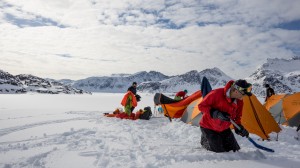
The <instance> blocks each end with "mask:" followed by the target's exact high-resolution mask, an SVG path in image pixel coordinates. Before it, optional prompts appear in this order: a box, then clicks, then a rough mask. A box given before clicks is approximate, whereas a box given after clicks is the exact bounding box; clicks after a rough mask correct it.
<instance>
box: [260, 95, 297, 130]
mask: <svg viewBox="0 0 300 168" xmlns="http://www.w3.org/2000/svg"><path fill="white" fill-rule="evenodd" d="M265 107H266V108H267V109H268V110H269V111H270V113H271V114H272V116H273V117H274V119H275V120H276V121H277V122H278V123H280V124H284V125H288V126H292V127H293V126H296V127H297V126H299V124H300V92H297V93H294V94H283V95H273V96H271V97H270V98H269V99H268V100H267V102H266V103H265Z"/></svg>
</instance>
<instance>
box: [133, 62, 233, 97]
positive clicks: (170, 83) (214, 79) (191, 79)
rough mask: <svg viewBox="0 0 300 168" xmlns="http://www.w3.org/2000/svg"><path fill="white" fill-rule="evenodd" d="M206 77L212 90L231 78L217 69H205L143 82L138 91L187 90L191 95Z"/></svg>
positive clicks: (169, 91)
mask: <svg viewBox="0 0 300 168" xmlns="http://www.w3.org/2000/svg"><path fill="white" fill-rule="evenodd" d="M203 76H206V77H207V78H208V80H209V81H210V83H211V85H212V87H213V88H218V87H222V86H224V85H225V84H226V82H228V81H229V80H231V79H232V78H231V77H229V76H227V75H226V74H225V73H224V72H222V71H221V70H220V69H218V68H212V69H205V70H203V71H200V72H198V71H196V70H193V71H190V72H187V73H185V74H182V75H177V76H172V77H169V78H168V79H165V80H162V81H157V82H144V83H141V84H140V85H139V86H138V90H140V91H143V92H145V91H146V92H168V93H172V92H177V91H179V90H184V89H187V90H188V92H189V93H193V92H195V91H197V90H199V89H200V86H201V79H202V78H203Z"/></svg>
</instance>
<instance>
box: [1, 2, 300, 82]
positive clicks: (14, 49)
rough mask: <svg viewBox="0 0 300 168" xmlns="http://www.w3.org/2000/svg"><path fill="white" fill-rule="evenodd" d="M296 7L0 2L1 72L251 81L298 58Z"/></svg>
mask: <svg viewBox="0 0 300 168" xmlns="http://www.w3.org/2000/svg"><path fill="white" fill-rule="evenodd" d="M299 9H300V1H299V0H272V1H269V0H251V1H246V0H243V1H241V0H181V1H179V0H155V1H145V0H122V1H112V0H73V1H69V0H51V1H49V2H48V1H42V0H27V1H21V2H20V1H18V0H0V30H1V31H0V65H1V68H0V69H2V70H4V71H8V72H10V73H12V74H20V73H30V74H33V75H36V76H40V77H49V78H54V79H62V78H70V79H82V78H86V77H90V76H102V75H110V74H116V73H135V72H138V71H150V70H155V71H160V72H162V73H164V74H166V75H176V74H182V73H185V72H188V71H190V70H198V71H201V70H204V69H206V68H213V67H218V68H219V69H221V70H222V71H224V72H225V73H226V74H227V75H229V76H231V77H233V78H245V77H248V76H249V75H251V74H252V73H253V72H254V71H255V70H256V69H257V68H258V67H259V66H260V65H262V64H263V63H264V62H266V60H267V58H285V59H289V58H291V57H294V56H300V47H299V46H300V10H299Z"/></svg>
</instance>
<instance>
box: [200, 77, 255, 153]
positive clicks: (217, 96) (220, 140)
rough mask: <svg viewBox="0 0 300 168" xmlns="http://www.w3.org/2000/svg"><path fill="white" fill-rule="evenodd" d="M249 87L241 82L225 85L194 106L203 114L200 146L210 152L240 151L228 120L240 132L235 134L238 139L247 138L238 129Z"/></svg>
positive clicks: (250, 86) (249, 85)
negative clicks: (236, 125)
mask: <svg viewBox="0 0 300 168" xmlns="http://www.w3.org/2000/svg"><path fill="white" fill-rule="evenodd" d="M251 89H252V85H251V84H250V83H247V81H245V80H241V79H240V80H237V81H235V82H234V81H229V82H228V83H227V84H226V85H225V87H224V88H219V89H215V90H212V91H211V92H210V93H209V94H208V95H206V96H205V97H204V99H203V101H202V102H201V103H200V104H199V105H198V108H199V110H200V111H201V112H202V113H203V116H202V118H201V120H200V129H201V132H202V134H201V145H202V146H203V147H204V148H206V149H207V150H210V151H214V152H229V151H231V150H232V151H234V152H235V151H237V150H239V149H240V146H239V145H238V143H237V141H236V139H235V137H234V135H233V133H232V131H231V129H230V125H231V122H230V119H232V120H233V121H234V122H236V123H237V124H238V125H239V126H240V127H241V129H240V130H238V129H236V128H235V132H236V133H237V134H238V135H241V136H243V137H244V136H246V137H248V136H249V132H248V131H247V130H246V129H245V128H244V127H243V126H242V125H241V117H242V110H243V97H244V96H245V95H248V96H251V95H252V94H251Z"/></svg>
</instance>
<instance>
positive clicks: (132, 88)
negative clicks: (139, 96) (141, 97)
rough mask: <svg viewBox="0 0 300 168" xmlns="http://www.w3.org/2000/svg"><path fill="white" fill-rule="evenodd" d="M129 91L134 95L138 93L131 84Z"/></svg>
mask: <svg viewBox="0 0 300 168" xmlns="http://www.w3.org/2000/svg"><path fill="white" fill-rule="evenodd" d="M127 91H131V92H132V93H133V94H134V95H136V88H135V87H133V86H130V87H129V88H128V89H127Z"/></svg>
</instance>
